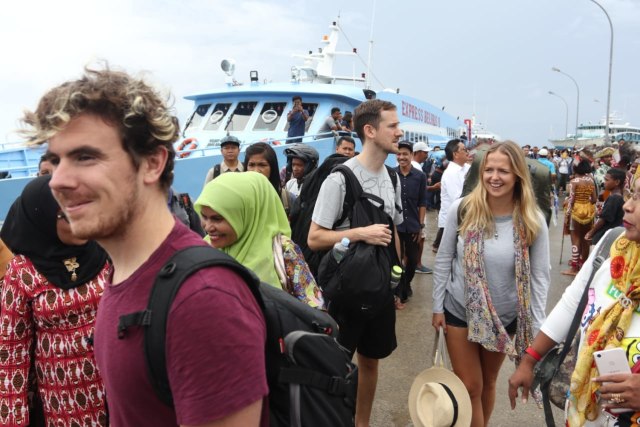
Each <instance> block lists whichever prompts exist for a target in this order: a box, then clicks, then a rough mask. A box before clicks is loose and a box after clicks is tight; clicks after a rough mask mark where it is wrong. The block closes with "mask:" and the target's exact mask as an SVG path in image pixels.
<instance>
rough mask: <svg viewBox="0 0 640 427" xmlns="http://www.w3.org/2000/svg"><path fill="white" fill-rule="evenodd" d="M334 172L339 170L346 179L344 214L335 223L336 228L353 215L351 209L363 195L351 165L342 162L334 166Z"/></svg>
mask: <svg viewBox="0 0 640 427" xmlns="http://www.w3.org/2000/svg"><path fill="white" fill-rule="evenodd" d="M332 172H339V173H341V174H342V176H344V181H345V194H344V202H343V204H342V215H341V216H340V218H338V220H337V221H336V222H335V223H334V224H333V228H334V229H335V228H336V227H337V226H338V225H340V224H342V223H343V222H344V220H345V219H347V218H348V217H349V216H350V215H351V210H352V209H353V205H354V204H355V202H356V200H358V199H359V198H360V197H361V196H362V192H363V191H362V186H361V185H360V182H359V181H358V178H357V177H356V176H355V174H354V173H353V171H352V170H351V168H350V167H349V166H346V165H344V164H340V165H338V166H336V167H335V168H333V170H332Z"/></svg>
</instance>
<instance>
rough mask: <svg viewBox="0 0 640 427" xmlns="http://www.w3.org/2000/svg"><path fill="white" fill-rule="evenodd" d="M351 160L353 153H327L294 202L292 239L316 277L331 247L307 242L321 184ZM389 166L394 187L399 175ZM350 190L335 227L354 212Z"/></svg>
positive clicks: (388, 169) (291, 212) (306, 180)
mask: <svg viewBox="0 0 640 427" xmlns="http://www.w3.org/2000/svg"><path fill="white" fill-rule="evenodd" d="M347 160H349V157H346V156H343V155H342V154H337V153H334V154H332V155H330V156H329V157H327V158H326V159H325V160H324V162H322V164H321V165H320V166H319V167H318V168H317V169H315V170H314V171H313V172H311V173H310V174H309V175H307V176H306V177H305V179H304V183H303V185H302V190H301V191H300V195H299V196H298V198H296V200H295V201H294V202H293V206H292V207H291V211H290V215H289V217H290V221H291V240H293V241H294V242H296V243H297V244H298V246H299V247H300V249H301V250H302V254H303V255H304V259H305V261H307V264H308V265H309V270H310V271H311V273H312V274H313V276H314V277H316V278H317V277H318V267H319V266H320V261H321V260H322V257H323V256H324V255H325V254H326V253H327V251H312V250H311V249H309V246H308V245H307V238H308V237H309V227H311V217H312V216H313V209H314V208H315V207H316V201H317V200H318V193H319V192H320V187H322V183H323V182H324V180H325V179H327V177H328V176H329V174H331V173H332V172H333V171H334V169H335V168H336V167H337V166H338V165H341V164H343V163H344V162H346V161H347ZM385 166H386V168H387V171H388V172H389V176H390V177H391V182H392V183H393V188H394V189H395V188H396V184H397V182H398V175H397V174H396V171H395V170H394V169H393V168H391V167H389V166H387V165H385ZM348 190H349V188H348V187H347V192H346V194H345V197H344V203H343V205H342V215H341V216H340V218H338V219H337V220H336V222H335V223H334V224H333V227H331V228H332V229H335V228H336V227H337V226H338V225H340V224H342V223H343V222H344V221H345V220H346V219H347V217H348V216H349V213H350V212H351V206H353V203H354V201H355V199H354V196H353V193H351V192H349V191H348Z"/></svg>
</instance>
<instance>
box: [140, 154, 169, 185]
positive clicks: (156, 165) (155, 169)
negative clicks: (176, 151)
mask: <svg viewBox="0 0 640 427" xmlns="http://www.w3.org/2000/svg"><path fill="white" fill-rule="evenodd" d="M168 158H169V152H168V151H167V148H166V147H158V148H157V150H156V151H155V152H153V153H152V154H149V155H147V156H145V157H144V158H143V161H142V164H141V165H140V168H141V169H142V173H143V175H144V177H143V178H144V183H145V184H153V183H156V182H158V180H159V179H160V176H161V175H162V173H163V172H164V167H165V165H166V164H167V159H168Z"/></svg>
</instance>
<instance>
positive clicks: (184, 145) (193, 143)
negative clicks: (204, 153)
mask: <svg viewBox="0 0 640 427" xmlns="http://www.w3.org/2000/svg"><path fill="white" fill-rule="evenodd" d="M196 148H198V140H197V139H196V138H187V139H185V140H184V141H182V142H181V143H180V145H178V149H177V150H176V151H178V157H180V158H181V159H184V158H185V157H189V155H190V154H191V152H190V151H188V152H186V153H181V151H183V150H195V149H196Z"/></svg>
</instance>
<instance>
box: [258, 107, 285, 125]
mask: <svg viewBox="0 0 640 427" xmlns="http://www.w3.org/2000/svg"><path fill="white" fill-rule="evenodd" d="M286 105H287V103H286V102H265V103H264V105H263V106H262V111H260V115H259V116H258V119H257V120H256V124H255V125H254V126H253V130H275V129H276V127H277V126H278V123H280V119H281V118H282V112H283V111H284V107H285V106H286Z"/></svg>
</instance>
